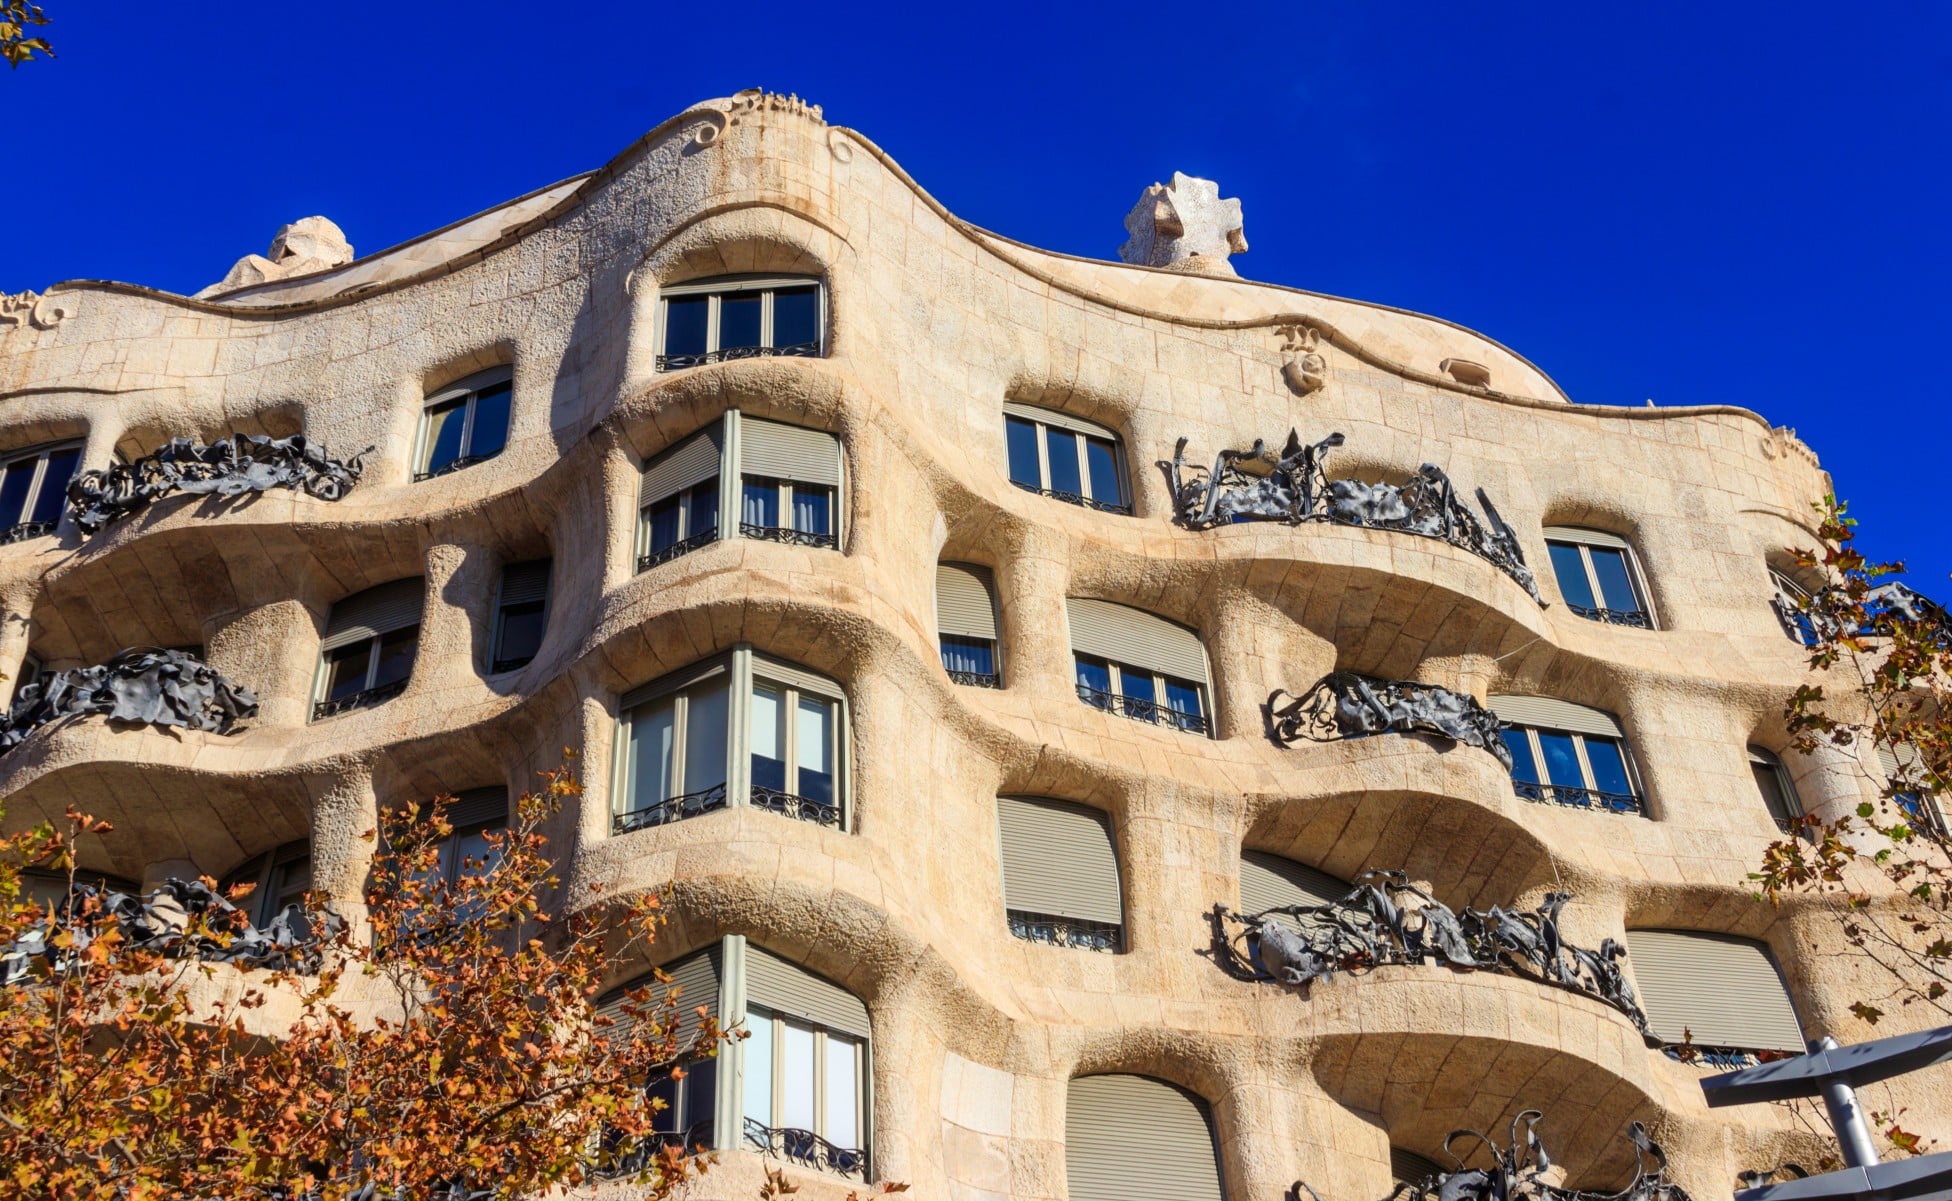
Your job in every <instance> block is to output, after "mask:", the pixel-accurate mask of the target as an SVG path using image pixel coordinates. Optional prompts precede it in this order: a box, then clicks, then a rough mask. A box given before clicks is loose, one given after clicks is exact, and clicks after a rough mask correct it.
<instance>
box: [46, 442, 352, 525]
mask: <svg viewBox="0 0 1952 1201" xmlns="http://www.w3.org/2000/svg"><path fill="white" fill-rule="evenodd" d="M371 450H372V447H370V446H369V447H367V448H366V450H362V451H360V452H359V453H358V454H356V455H354V456H353V457H352V458H350V459H347V460H346V461H345V462H343V463H342V462H340V461H339V460H337V459H334V458H331V457H330V456H328V455H327V454H326V453H325V451H324V450H323V449H322V448H320V447H317V446H314V445H312V443H311V442H309V441H307V440H306V438H305V435H303V434H293V435H292V436H291V437H289V438H270V437H266V436H265V435H263V434H232V435H231V436H230V437H229V438H228V439H226V440H224V441H221V442H214V443H211V444H210V445H208V446H205V445H204V444H203V443H201V442H197V441H195V440H193V439H190V438H172V439H170V441H169V444H168V445H166V446H164V447H163V448H162V449H161V450H158V451H156V452H155V453H154V454H147V455H144V456H142V457H141V458H139V459H137V460H136V461H135V462H133V463H112V464H110V465H109V466H108V468H107V469H106V470H102V469H97V470H94V471H84V472H81V473H80V474H78V475H76V476H75V477H74V479H72V480H70V481H68V509H69V511H70V512H72V513H73V514H74V518H75V525H76V526H78V527H80V529H81V531H82V532H83V533H84V534H92V533H94V532H95V531H97V530H99V529H101V528H102V527H103V526H105V525H107V524H108V523H109V522H111V521H115V520H117V519H118V518H122V517H126V516H129V515H130V514H132V513H138V512H141V511H142V510H143V509H145V508H148V507H149V505H150V504H151V503H152V502H154V501H158V500H161V499H162V498H163V497H165V496H168V495H169V494H170V493H172V492H188V493H193V494H215V495H217V496H224V497H231V496H239V495H242V494H243V493H246V492H269V491H270V490H271V489H273V488H291V489H293V490H296V491H301V492H304V493H305V494H307V495H308V496H316V497H318V498H319V499H320V500H338V499H339V498H340V497H342V496H344V495H345V494H346V493H347V492H348V491H350V490H351V489H352V486H353V485H354V484H356V483H358V482H359V475H360V472H361V471H362V470H364V467H363V464H362V460H363V459H364V458H365V456H366V454H367V453H368V452H369V451H371Z"/></svg>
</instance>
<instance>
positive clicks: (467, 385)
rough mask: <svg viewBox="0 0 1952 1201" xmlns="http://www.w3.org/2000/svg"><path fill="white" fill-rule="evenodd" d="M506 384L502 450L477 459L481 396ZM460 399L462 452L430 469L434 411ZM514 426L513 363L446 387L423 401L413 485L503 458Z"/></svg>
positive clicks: (415, 443)
mask: <svg viewBox="0 0 1952 1201" xmlns="http://www.w3.org/2000/svg"><path fill="white" fill-rule="evenodd" d="M503 384H506V385H508V428H507V429H504V430H503V431H502V445H501V448H500V449H498V450H496V451H495V453H494V454H492V455H480V456H477V455H474V454H471V453H469V450H470V448H471V447H472V446H473V445H474V422H475V411H476V408H477V405H478V403H479V402H480V399H481V394H482V393H483V392H486V391H488V390H489V389H491V388H496V387H500V386H501V385H503ZM457 400H458V401H460V402H461V405H462V414H461V453H460V454H459V455H457V456H456V457H455V459H454V461H453V462H451V463H448V464H446V465H445V466H443V467H441V468H439V469H434V468H433V467H431V466H430V463H431V460H432V458H433V453H434V448H433V444H432V441H431V440H430V438H429V437H428V435H429V432H430V431H431V430H432V428H433V415H434V410H435V409H436V408H439V407H442V406H445V405H448V404H450V403H452V402H454V401H457ZM514 427H515V365H514V364H513V363H508V364H503V365H501V366H498V367H489V368H486V369H484V370H481V371H477V372H475V373H473V374H472V375H468V376H464V377H463V378H461V379H458V380H456V381H455V382H453V383H451V384H449V385H447V386H446V387H445V388H441V389H439V390H437V391H435V392H434V393H433V394H431V395H429V396H428V397H427V398H426V399H425V400H423V401H421V402H420V429H419V432H418V433H417V434H415V436H414V447H413V482H414V483H416V484H421V483H425V482H427V481H428V480H435V479H439V478H440V477H442V476H444V475H452V474H454V473H455V472H457V471H461V470H463V469H465V468H468V467H473V466H476V465H477V464H480V463H486V462H488V461H489V460H490V459H493V458H496V457H498V456H500V455H501V453H502V452H503V451H505V450H507V449H508V435H509V433H510V432H511V431H512V430H513V429H514Z"/></svg>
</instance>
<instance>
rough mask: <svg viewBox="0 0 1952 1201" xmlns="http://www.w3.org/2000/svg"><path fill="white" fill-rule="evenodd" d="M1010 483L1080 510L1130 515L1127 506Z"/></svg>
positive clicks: (1060, 490) (1075, 493)
mask: <svg viewBox="0 0 1952 1201" xmlns="http://www.w3.org/2000/svg"><path fill="white" fill-rule="evenodd" d="M1010 482H1011V483H1013V484H1015V485H1016V486H1017V487H1019V488H1022V489H1023V490H1024V491H1025V492H1034V493H1036V494H1037V495H1038V496H1048V497H1050V498H1051V499H1052V500H1061V501H1063V502H1064V503H1065V504H1067V505H1077V506H1079V507H1081V508H1086V509H1094V510H1096V511H1097V512H1100V513H1117V514H1119V515H1120V516H1121V517H1130V516H1131V515H1132V506H1131V505H1129V504H1121V503H1118V502H1116V501H1109V500H1098V499H1097V498H1095V497H1090V496H1086V495H1085V494H1084V493H1082V492H1066V491H1064V490H1063V489H1061V488H1039V487H1037V486H1036V485H1035V484H1026V483H1024V482H1023V481H1022V480H1011V481H1010Z"/></svg>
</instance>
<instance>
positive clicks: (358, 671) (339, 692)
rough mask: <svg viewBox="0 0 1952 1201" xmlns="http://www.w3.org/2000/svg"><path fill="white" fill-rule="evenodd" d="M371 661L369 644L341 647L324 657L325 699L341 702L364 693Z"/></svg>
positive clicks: (371, 654)
mask: <svg viewBox="0 0 1952 1201" xmlns="http://www.w3.org/2000/svg"><path fill="white" fill-rule="evenodd" d="M372 661H373V644H372V643H371V642H360V643H355V644H354V645H352V646H342V647H340V648H339V649H338V650H336V651H333V652H331V653H330V654H328V655H326V657H325V699H326V700H329V701H336V700H343V699H344V698H346V697H349V696H351V695H352V694H353V693H355V692H364V691H366V669H367V667H369V666H370V665H371V664H372Z"/></svg>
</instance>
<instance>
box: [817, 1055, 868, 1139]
mask: <svg viewBox="0 0 1952 1201" xmlns="http://www.w3.org/2000/svg"><path fill="white" fill-rule="evenodd" d="M859 1045H860V1044H858V1043H856V1042H855V1041H854V1040H853V1039H851V1038H842V1037H841V1036H840V1035H838V1034H829V1035H828V1036H827V1062H826V1065H825V1066H826V1068H827V1088H826V1092H827V1095H826V1097H825V1098H824V1100H825V1101H826V1103H827V1105H826V1110H827V1113H826V1118H827V1128H826V1129H825V1130H822V1131H820V1132H819V1133H820V1135H821V1137H823V1138H825V1139H826V1140H827V1141H828V1142H830V1143H832V1144H834V1145H835V1146H836V1147H850V1148H852V1147H859V1146H860V1145H861V1119H860V1112H861V1088H860V1079H859V1077H860V1071H859V1069H858V1064H857V1055H858V1051H857V1050H856V1048H857V1047H859Z"/></svg>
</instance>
